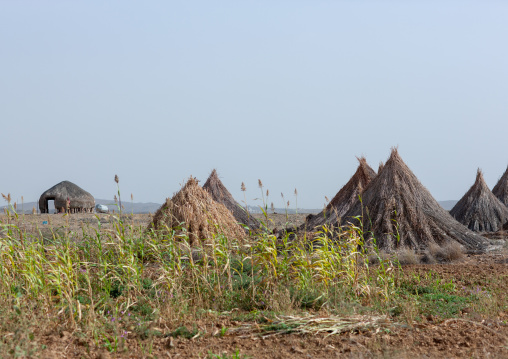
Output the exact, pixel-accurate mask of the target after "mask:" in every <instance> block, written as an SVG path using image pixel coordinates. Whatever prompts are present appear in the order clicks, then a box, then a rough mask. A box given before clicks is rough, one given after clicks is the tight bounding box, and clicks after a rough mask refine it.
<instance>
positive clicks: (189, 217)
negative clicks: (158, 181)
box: [148, 177, 245, 245]
mask: <svg viewBox="0 0 508 359" xmlns="http://www.w3.org/2000/svg"><path fill="white" fill-rule="evenodd" d="M166 228H170V229H173V230H175V231H176V232H177V233H178V234H182V233H186V234H187V235H188V236H189V242H190V244H191V245H193V244H194V243H196V242H197V241H198V240H206V239H208V238H211V237H212V236H213V235H217V234H221V233H223V234H225V235H226V236H227V237H229V238H237V239H241V238H244V237H245V232H244V230H243V228H242V227H241V226H240V225H239V224H238V223H237V221H236V219H235V217H233V214H231V212H230V211H229V210H228V209H227V208H226V207H225V206H224V205H223V204H221V203H218V202H215V201H214V200H213V199H212V196H211V195H210V193H208V192H207V191H205V190H204V189H203V188H201V186H199V184H198V181H197V180H196V179H195V178H192V177H191V178H189V180H188V181H187V183H186V184H185V186H183V188H182V189H181V190H180V191H178V192H177V193H176V194H175V195H174V196H173V197H172V198H171V199H169V198H168V199H167V200H166V203H164V204H163V205H162V206H161V207H160V208H159V209H158V210H157V212H156V213H155V215H154V216H153V220H152V223H150V225H149V226H148V229H149V230H150V229H154V230H162V231H165V229H166Z"/></svg>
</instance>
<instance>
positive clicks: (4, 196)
mask: <svg viewBox="0 0 508 359" xmlns="http://www.w3.org/2000/svg"><path fill="white" fill-rule="evenodd" d="M2 197H3V198H4V199H5V200H6V201H7V196H6V195H5V194H3V193H2Z"/></svg>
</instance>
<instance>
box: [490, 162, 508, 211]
mask: <svg viewBox="0 0 508 359" xmlns="http://www.w3.org/2000/svg"><path fill="white" fill-rule="evenodd" d="M492 193H494V195H495V196H496V197H497V198H499V200H500V201H501V202H502V203H503V204H504V205H505V206H506V207H508V167H506V171H505V172H504V174H503V176H501V178H500V179H499V181H498V182H497V183H496V185H495V186H494V188H493V189H492Z"/></svg>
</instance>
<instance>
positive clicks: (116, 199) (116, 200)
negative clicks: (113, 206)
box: [114, 194, 118, 203]
mask: <svg viewBox="0 0 508 359" xmlns="http://www.w3.org/2000/svg"><path fill="white" fill-rule="evenodd" d="M114 198H115V203H117V202H118V198H116V194H115V197H114Z"/></svg>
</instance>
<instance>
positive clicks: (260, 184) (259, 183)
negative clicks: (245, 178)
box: [258, 179, 263, 188]
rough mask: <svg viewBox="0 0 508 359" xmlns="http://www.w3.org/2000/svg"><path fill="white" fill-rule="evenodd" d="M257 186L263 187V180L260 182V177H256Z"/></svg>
mask: <svg viewBox="0 0 508 359" xmlns="http://www.w3.org/2000/svg"><path fill="white" fill-rule="evenodd" d="M258 186H259V188H263V182H261V180H260V179H258Z"/></svg>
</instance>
